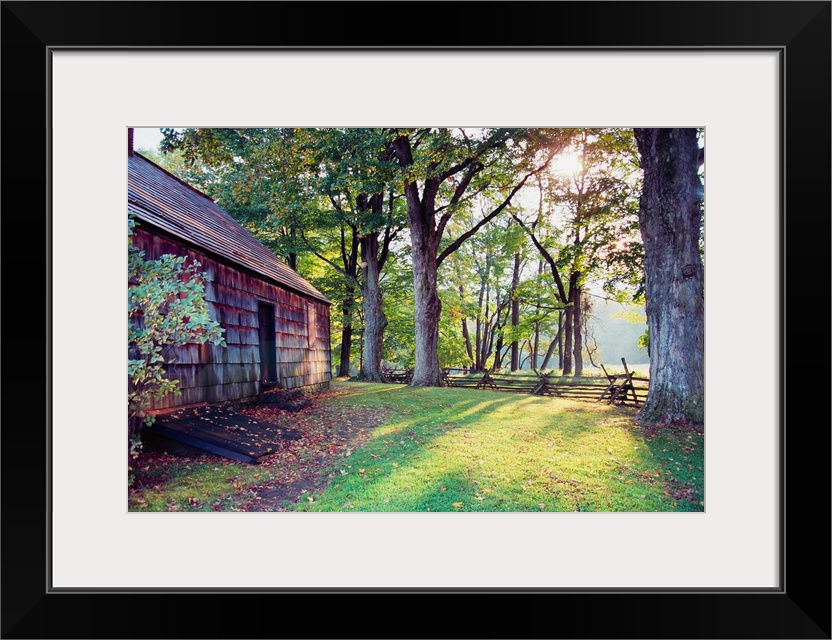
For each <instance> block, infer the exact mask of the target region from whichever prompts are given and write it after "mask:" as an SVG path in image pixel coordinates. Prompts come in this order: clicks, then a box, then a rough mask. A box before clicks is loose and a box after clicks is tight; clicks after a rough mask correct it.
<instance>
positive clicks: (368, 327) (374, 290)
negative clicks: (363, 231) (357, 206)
mask: <svg viewBox="0 0 832 640" xmlns="http://www.w3.org/2000/svg"><path fill="white" fill-rule="evenodd" d="M378 255H379V252H378V233H369V234H367V235H366V236H364V237H362V238H361V258H362V260H363V263H362V265H361V266H362V269H363V270H364V277H363V282H362V284H361V294H362V296H363V301H362V309H363V311H364V358H363V363H362V364H363V366H362V368H361V379H362V380H372V381H380V380H382V379H383V378H382V373H381V348H382V344H383V341H384V329H385V328H387V316H386V315H384V308H383V307H382V301H381V287H380V286H379V276H380V269H379V260H378Z"/></svg>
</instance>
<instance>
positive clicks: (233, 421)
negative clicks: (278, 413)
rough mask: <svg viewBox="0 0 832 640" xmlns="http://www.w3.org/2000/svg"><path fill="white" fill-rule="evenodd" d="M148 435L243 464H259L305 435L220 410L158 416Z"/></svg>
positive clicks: (199, 409)
mask: <svg viewBox="0 0 832 640" xmlns="http://www.w3.org/2000/svg"><path fill="white" fill-rule="evenodd" d="M144 429H146V430H147V431H150V432H152V433H155V434H157V435H160V436H164V437H165V438H170V439H171V440H176V441H177V442H182V443H184V444H187V445H190V446H192V447H196V448H197V449H201V450H203V451H208V452H210V453H215V454H217V455H220V456H223V457H225V458H230V459H232V460H238V461H240V462H250V463H256V462H257V461H258V459H259V458H262V457H263V456H266V455H269V454H270V453H274V452H275V451H277V450H278V449H279V447H280V443H281V442H283V441H286V440H297V439H298V438H300V436H301V432H300V431H298V430H297V429H289V428H287V427H281V426H279V425H276V424H270V423H268V422H263V421H262V420H257V419H256V418H251V417H249V416H245V415H242V414H240V413H236V412H234V411H231V410H229V409H221V408H217V407H198V408H190V409H181V410H178V411H174V412H171V413H165V414H160V415H157V416H156V422H154V423H153V424H152V425H150V426H149V427H144Z"/></svg>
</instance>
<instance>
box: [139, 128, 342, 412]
mask: <svg viewBox="0 0 832 640" xmlns="http://www.w3.org/2000/svg"><path fill="white" fill-rule="evenodd" d="M131 133H132V131H131ZM131 137H132V136H131ZM127 208H128V211H129V212H131V213H133V214H135V218H136V221H137V224H136V227H135V235H134V236H133V238H134V244H135V246H137V247H138V248H140V249H142V250H143V251H144V252H145V257H147V258H148V259H153V258H158V257H159V256H161V255H163V254H166V253H173V254H176V255H185V256H188V257H189V258H192V259H194V260H197V261H198V262H199V263H200V264H201V265H202V270H203V271H204V272H205V274H206V280H207V283H206V290H205V297H206V300H207V302H208V307H209V310H210V314H211V318H212V319H213V320H217V321H219V322H220V324H221V325H222V327H223V329H224V330H225V334H224V335H225V341H226V344H227V346H225V347H221V346H215V345H212V344H204V345H203V344H188V345H185V346H184V347H180V348H177V349H176V350H175V352H174V357H175V364H173V365H172V366H171V367H170V368H169V369H168V376H169V377H170V378H171V379H178V380H179V381H180V389H181V391H182V393H181V395H178V394H170V395H169V396H167V397H166V398H164V399H163V400H162V401H161V402H157V403H156V405H155V407H154V408H155V409H166V408H172V407H178V406H182V405H190V404H196V403H216V402H225V401H231V400H240V399H245V398H251V397H253V396H257V395H258V394H260V393H261V392H262V391H264V390H265V389H267V388H275V387H277V388H281V389H302V390H304V391H316V390H320V389H324V388H327V387H328V386H329V382H330V378H331V368H330V347H329V306H330V302H329V300H327V299H326V297H324V296H323V295H322V294H321V293H320V292H319V291H318V290H317V289H315V287H313V286H312V285H311V284H309V283H308V282H307V281H306V280H304V279H303V278H301V277H300V276H299V275H298V274H297V273H296V272H295V271H293V270H292V269H291V268H289V266H288V265H286V264H285V263H284V262H282V261H281V260H280V259H278V258H277V257H276V256H275V255H274V254H273V253H272V252H271V251H269V250H268V249H267V248H266V247H265V246H264V245H263V244H262V243H261V242H260V241H259V240H257V239H256V238H255V237H254V236H253V235H252V234H251V233H250V232H249V231H247V230H246V229H245V228H244V227H242V226H241V225H240V224H239V223H237V222H236V221H235V220H234V219H233V218H231V216H230V215H228V213H226V212H225V211H223V209H222V208H220V207H219V206H218V205H217V204H216V203H215V202H214V201H213V200H211V198H209V197H208V196H206V195H205V194H204V193H202V192H200V191H198V190H197V189H195V188H193V187H191V186H190V185H188V184H186V183H185V182H183V181H181V180H179V179H178V178H176V177H175V176H173V175H172V174H171V173H168V172H167V171H165V170H164V169H162V168H161V167H159V166H158V165H156V164H154V163H153V162H151V161H150V160H148V159H146V158H144V157H142V156H141V155H140V154H138V153H134V152H133V149H132V140H130V143H129V147H128V188H127Z"/></svg>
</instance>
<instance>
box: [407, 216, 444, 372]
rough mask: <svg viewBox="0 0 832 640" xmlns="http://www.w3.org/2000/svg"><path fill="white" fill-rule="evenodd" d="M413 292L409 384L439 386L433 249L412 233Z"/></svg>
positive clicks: (439, 305)
mask: <svg viewBox="0 0 832 640" xmlns="http://www.w3.org/2000/svg"><path fill="white" fill-rule="evenodd" d="M410 235H411V242H412V243H413V244H412V246H413V252H412V254H413V293H414V298H415V302H414V310H415V317H414V322H415V325H416V354H415V355H416V362H415V366H414V368H413V379H412V381H411V384H412V385H413V386H418V387H440V386H442V372H441V371H440V370H439V355H438V351H437V347H438V344H439V314H440V313H441V312H442V302H441V301H440V300H439V293H438V290H437V288H436V249H435V248H434V247H429V246H428V247H425V246H421V247H420V246H419V245H420V244H422V243H421V242H420V241H419V240H417V238H416V237H415V236H418V235H419V234H418V233H413V230H412V226H411V234H410Z"/></svg>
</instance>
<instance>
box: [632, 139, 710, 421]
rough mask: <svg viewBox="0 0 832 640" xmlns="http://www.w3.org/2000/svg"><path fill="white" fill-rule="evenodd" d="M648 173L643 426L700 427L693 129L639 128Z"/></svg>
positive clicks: (643, 220) (643, 212)
mask: <svg viewBox="0 0 832 640" xmlns="http://www.w3.org/2000/svg"><path fill="white" fill-rule="evenodd" d="M635 138H636V143H637V144H638V150H639V154H640V155H641V166H642V168H643V170H644V190H643V193H642V198H641V206H640V210H639V224H640V228H641V237H642V240H643V242H644V271H645V279H646V282H645V297H646V302H647V305H646V312H647V327H648V329H649V331H650V392H649V394H648V397H647V401H646V402H645V404H644V406H643V407H642V410H641V412H640V413H639V418H638V420H639V422H640V423H641V424H642V425H644V426H645V427H651V428H657V427H662V426H664V425H667V424H677V425H680V424H687V425H695V426H701V425H703V424H704V419H705V402H704V401H705V371H704V351H705V349H704V346H705V343H704V328H705V301H704V296H703V268H702V260H701V257H700V254H699V229H700V223H701V212H700V208H699V204H700V189H701V182H700V180H699V176H698V168H699V163H698V157H699V149H698V145H697V142H696V130H695V129H635Z"/></svg>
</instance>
